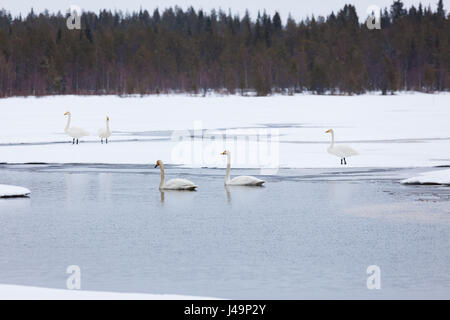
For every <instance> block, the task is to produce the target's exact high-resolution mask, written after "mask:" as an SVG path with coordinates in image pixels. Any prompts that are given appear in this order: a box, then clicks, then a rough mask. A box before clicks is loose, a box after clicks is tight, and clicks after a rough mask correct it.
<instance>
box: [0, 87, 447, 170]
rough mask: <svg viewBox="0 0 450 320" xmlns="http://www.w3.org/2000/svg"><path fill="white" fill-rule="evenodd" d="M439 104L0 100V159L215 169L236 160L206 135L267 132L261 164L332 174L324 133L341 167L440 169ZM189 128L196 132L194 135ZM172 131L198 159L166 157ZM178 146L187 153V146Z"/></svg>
mask: <svg viewBox="0 0 450 320" xmlns="http://www.w3.org/2000/svg"><path fill="white" fill-rule="evenodd" d="M449 106H450V94H448V93H442V94H422V93H400V94H397V95H394V96H381V95H378V94H367V95H361V96H316V95H295V96H281V95H275V96H271V97H241V96H208V97H204V98H202V97H193V96H186V95H168V96H167V95H160V96H145V97H125V98H121V97H117V96H85V97H82V96H55V97H44V98H35V97H31V98H7V99H0V108H1V110H2V117H1V118H0V163H2V162H6V163H29V162H44V163H107V164H117V163H123V164H147V163H148V164H154V163H155V162H156V160H158V159H161V160H164V162H165V163H167V164H180V165H184V166H187V167H224V166H225V159H224V158H223V157H221V156H220V155H219V154H218V153H219V152H222V151H223V150H224V149H225V148H227V149H231V151H232V153H233V154H234V155H235V156H236V157H238V156H239V154H240V153H238V152H236V151H235V150H234V146H233V143H234V142H233V141H231V139H230V140H225V141H222V142H220V140H215V141H216V144H215V145H214V146H213V147H211V145H209V143H210V142H211V141H212V140H211V139H209V138H208V139H206V135H207V136H208V137H211V136H214V135H216V138H217V137H219V138H224V134H225V130H228V131H227V133H228V137H231V138H235V137H248V136H252V135H253V136H254V135H255V134H256V135H258V134H260V133H262V134H264V133H267V132H269V133H272V134H273V135H274V136H275V137H276V139H277V140H278V141H279V146H278V147H277V148H276V149H274V150H275V151H272V153H277V157H278V159H277V162H276V163H269V164H268V166H270V165H272V166H275V167H284V168H332V167H340V160H339V158H337V157H334V156H332V155H330V154H328V153H327V148H328V146H329V143H330V136H329V134H326V133H325V131H326V130H327V129H330V128H333V129H334V131H335V134H336V142H337V143H339V142H342V143H345V144H347V145H349V146H351V147H352V148H354V149H355V150H356V151H358V152H359V154H360V155H358V156H355V157H352V158H350V159H347V163H348V166H349V167H431V166H437V165H449V164H450V127H449V125H448V120H449V119H450V108H449ZM66 111H71V113H72V125H73V126H78V127H81V128H84V129H86V130H88V131H89V132H91V134H92V135H91V136H89V137H86V138H83V139H82V140H83V141H82V142H80V145H78V146H73V145H71V144H70V141H71V138H70V137H67V136H66V135H65V134H64V127H65V125H66V118H65V117H64V113H65V112H66ZM106 115H109V117H110V119H111V121H110V125H111V130H112V131H113V135H112V137H111V138H110V143H109V144H108V145H106V144H103V145H101V144H100V139H99V138H98V137H96V135H95V133H96V132H97V131H98V129H100V128H102V127H104V122H105V116H106ZM196 121H197V122H196ZM194 126H197V129H198V127H199V126H201V127H202V129H203V131H199V130H196V131H194ZM178 130H182V132H178ZM271 130H274V131H271ZM174 131H176V132H178V135H179V136H181V137H183V138H188V139H194V138H191V137H194V136H195V137H197V138H196V139H194V140H195V143H198V142H199V140H198V137H199V136H201V135H202V133H203V142H204V143H203V144H201V141H200V144H197V146H199V145H200V149H197V151H198V150H201V151H202V152H204V153H203V155H202V156H198V155H195V151H194V152H193V153H192V155H191V156H185V157H182V158H180V157H175V156H174V154H176V153H174V150H177V149H176V148H177V147H180V142H179V141H178V140H176V139H172V134H173V133H174ZM224 139H225V138H224ZM185 142H186V140H185ZM187 143H188V145H187V146H188V149H189V148H191V149H192V150H194V149H195V148H196V145H195V143H192V144H189V143H190V140H188V142H187ZM184 150H186V149H184ZM243 154H244V153H242V154H241V155H243ZM248 154H250V155H254V154H256V152H254V151H248V150H247V155H246V156H244V157H243V158H241V160H240V161H238V160H233V161H232V166H233V167H247V168H251V167H261V166H263V165H262V162H263V161H250V160H249V159H247V158H248ZM206 155H207V156H208V157H207V156H206ZM216 155H217V156H216ZM246 157H247V158H246Z"/></svg>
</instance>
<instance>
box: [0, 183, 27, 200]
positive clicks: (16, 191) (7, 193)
mask: <svg viewBox="0 0 450 320" xmlns="http://www.w3.org/2000/svg"><path fill="white" fill-rule="evenodd" d="M30 193H31V191H30V190H28V189H27V188H23V187H17V186H9V185H5V184H0V198H12V197H25V196H27V195H29V194H30Z"/></svg>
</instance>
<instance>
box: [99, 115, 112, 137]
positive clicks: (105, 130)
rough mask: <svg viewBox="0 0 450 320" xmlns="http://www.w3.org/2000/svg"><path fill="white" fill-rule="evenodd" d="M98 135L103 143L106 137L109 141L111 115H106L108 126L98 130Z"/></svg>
mask: <svg viewBox="0 0 450 320" xmlns="http://www.w3.org/2000/svg"><path fill="white" fill-rule="evenodd" d="M98 136H99V138H100V139H101V141H102V143H103V139H106V143H108V138H109V137H111V130H110V129H109V117H106V128H103V129H100V130H98Z"/></svg>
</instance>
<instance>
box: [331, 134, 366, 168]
mask: <svg viewBox="0 0 450 320" xmlns="http://www.w3.org/2000/svg"><path fill="white" fill-rule="evenodd" d="M325 133H331V145H330V146H329V147H328V150H327V151H328V153H330V154H332V155H335V156H337V157H339V158H341V164H344V165H346V164H347V161H346V160H345V158H348V157H351V156H356V155H358V154H359V153H358V152H357V151H356V150H354V149H353V148H351V147H349V146H346V145H341V144H340V145H337V146H335V145H334V131H333V129H329V130H327V131H326V132H325Z"/></svg>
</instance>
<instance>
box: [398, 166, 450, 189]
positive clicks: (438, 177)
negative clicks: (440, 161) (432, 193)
mask: <svg viewBox="0 0 450 320" xmlns="http://www.w3.org/2000/svg"><path fill="white" fill-rule="evenodd" d="M401 183H403V184H441V185H450V169H446V170H437V171H431V172H424V173H421V174H419V175H418V176H416V177H412V178H408V179H405V180H402V181H401Z"/></svg>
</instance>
